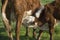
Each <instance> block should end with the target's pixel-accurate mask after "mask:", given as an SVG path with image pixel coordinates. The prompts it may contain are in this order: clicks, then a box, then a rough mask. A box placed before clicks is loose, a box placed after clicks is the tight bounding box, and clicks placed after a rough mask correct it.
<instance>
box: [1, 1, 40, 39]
mask: <svg viewBox="0 0 60 40" xmlns="http://www.w3.org/2000/svg"><path fill="white" fill-rule="evenodd" d="M39 7H40V1H39V0H2V19H3V22H4V25H5V27H6V31H7V33H8V36H9V40H13V37H12V30H11V25H10V24H11V19H10V16H11V13H12V12H14V14H15V18H16V29H15V32H16V40H19V34H20V25H21V24H22V18H23V15H24V14H25V11H29V10H32V13H34V11H35V9H38V8H39Z"/></svg>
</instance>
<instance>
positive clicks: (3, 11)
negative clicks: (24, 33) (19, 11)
mask: <svg viewBox="0 0 60 40" xmlns="http://www.w3.org/2000/svg"><path fill="white" fill-rule="evenodd" d="M7 4H8V0H5V1H4V3H3V4H2V19H3V22H4V25H5V28H6V32H7V33H8V36H9V40H13V37H12V33H11V25H10V22H9V19H7V17H8V16H7V15H6V7H7Z"/></svg>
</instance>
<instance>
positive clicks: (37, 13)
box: [35, 6, 44, 18]
mask: <svg viewBox="0 0 60 40" xmlns="http://www.w3.org/2000/svg"><path fill="white" fill-rule="evenodd" d="M43 9H44V6H42V7H41V8H40V9H39V10H38V11H37V12H36V14H35V16H36V17H37V18H39V16H40V14H41V12H42V10H43Z"/></svg>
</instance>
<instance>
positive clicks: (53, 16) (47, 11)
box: [35, 0, 60, 40]
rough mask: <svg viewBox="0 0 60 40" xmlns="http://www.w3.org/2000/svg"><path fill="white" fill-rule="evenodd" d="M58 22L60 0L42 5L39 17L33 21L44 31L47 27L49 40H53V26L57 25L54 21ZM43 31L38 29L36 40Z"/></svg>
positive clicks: (59, 18)
mask: <svg viewBox="0 0 60 40" xmlns="http://www.w3.org/2000/svg"><path fill="white" fill-rule="evenodd" d="M57 20H60V0H55V1H53V2H51V3H48V4H46V5H44V9H43V10H42V11H41V13H40V16H39V17H38V18H37V19H36V20H35V22H36V23H37V25H38V26H39V27H40V28H42V29H44V28H45V27H46V26H44V27H42V26H43V25H47V24H48V25H47V26H48V28H47V29H49V34H50V40H53V32H54V26H55V24H56V23H57V22H56V21H57ZM42 32H43V30H41V29H40V31H39V35H38V37H37V40H40V39H41V38H40V37H41V35H42Z"/></svg>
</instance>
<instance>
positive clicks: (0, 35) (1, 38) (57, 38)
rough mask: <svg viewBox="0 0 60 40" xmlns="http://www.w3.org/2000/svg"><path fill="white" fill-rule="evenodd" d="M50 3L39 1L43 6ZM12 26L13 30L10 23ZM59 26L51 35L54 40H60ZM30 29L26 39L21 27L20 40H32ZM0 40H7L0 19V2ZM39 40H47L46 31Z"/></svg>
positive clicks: (45, 0)
mask: <svg viewBox="0 0 60 40" xmlns="http://www.w3.org/2000/svg"><path fill="white" fill-rule="evenodd" d="M0 1H1V0H0ZM52 1H53V0H41V3H42V4H43V5H45V4H47V3H50V2H52ZM12 26H13V27H12V28H13V29H14V28H15V23H12ZM59 26H60V24H58V26H56V27H55V31H54V34H53V36H54V40H60V27H59ZM30 29H31V30H30V33H29V37H28V38H26V37H25V31H26V30H25V27H21V30H20V39H21V40H34V39H33V37H32V28H30ZM14 30H15V29H14ZM14 30H13V31H12V33H13V36H14V38H15V31H14ZM37 34H38V33H37ZM0 40H8V36H7V33H6V31H5V27H4V25H3V22H2V17H1V2H0ZM41 40H49V33H48V31H44V32H43V35H42V38H41Z"/></svg>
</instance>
